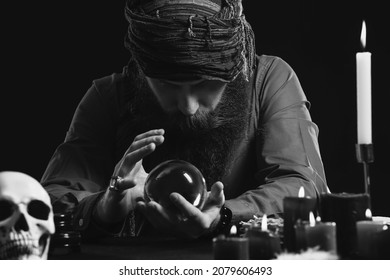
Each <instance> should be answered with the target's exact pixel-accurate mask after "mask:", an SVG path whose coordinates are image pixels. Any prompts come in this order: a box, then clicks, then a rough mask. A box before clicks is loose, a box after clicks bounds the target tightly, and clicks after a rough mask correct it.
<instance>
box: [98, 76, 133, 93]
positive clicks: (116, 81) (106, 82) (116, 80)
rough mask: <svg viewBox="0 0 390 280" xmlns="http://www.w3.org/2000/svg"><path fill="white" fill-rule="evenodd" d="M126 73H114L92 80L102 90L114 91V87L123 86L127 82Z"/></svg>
mask: <svg viewBox="0 0 390 280" xmlns="http://www.w3.org/2000/svg"><path fill="white" fill-rule="evenodd" d="M126 80H127V79H126V74H125V73H124V72H122V73H112V74H111V75H108V76H104V77H101V78H98V79H95V80H93V81H92V83H93V85H94V86H95V87H96V88H97V89H98V90H99V91H101V92H106V91H112V90H113V89H117V88H121V87H122V86H121V85H123V84H124V83H126Z"/></svg>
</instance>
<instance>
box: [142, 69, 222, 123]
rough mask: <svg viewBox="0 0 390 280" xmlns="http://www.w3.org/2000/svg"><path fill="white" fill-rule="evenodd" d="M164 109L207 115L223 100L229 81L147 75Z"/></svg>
mask: <svg viewBox="0 0 390 280" xmlns="http://www.w3.org/2000/svg"><path fill="white" fill-rule="evenodd" d="M146 81H147V82H148V84H149V86H150V88H151V90H152V92H153V94H154V95H155V97H156V98H157V100H158V102H159V103H160V105H161V107H162V109H163V110H164V111H165V112H167V113H169V114H178V113H181V114H183V115H184V116H186V117H192V116H196V115H207V114H208V113H210V112H212V111H213V110H214V109H215V108H216V107H217V105H218V104H219V102H220V101H221V97H222V94H223V92H224V90H225V88H226V85H227V83H224V82H221V81H217V80H205V79H196V80H165V79H155V78H150V77H146Z"/></svg>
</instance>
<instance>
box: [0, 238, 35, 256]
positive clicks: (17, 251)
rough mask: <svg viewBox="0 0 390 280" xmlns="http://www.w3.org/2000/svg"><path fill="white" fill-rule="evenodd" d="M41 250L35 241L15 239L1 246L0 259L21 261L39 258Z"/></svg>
mask: <svg viewBox="0 0 390 280" xmlns="http://www.w3.org/2000/svg"><path fill="white" fill-rule="evenodd" d="M41 254H42V248H40V247H39V246H38V241H37V240H32V239H17V240H11V241H9V242H7V243H6V244H3V245H2V247H1V248H0V259H8V260H10V259H23V258H28V257H29V256H37V257H40V256H41Z"/></svg>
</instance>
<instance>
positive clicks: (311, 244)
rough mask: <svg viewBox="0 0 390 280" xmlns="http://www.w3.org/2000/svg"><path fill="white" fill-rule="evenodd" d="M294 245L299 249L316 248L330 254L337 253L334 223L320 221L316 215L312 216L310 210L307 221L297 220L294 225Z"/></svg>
mask: <svg viewBox="0 0 390 280" xmlns="http://www.w3.org/2000/svg"><path fill="white" fill-rule="evenodd" d="M295 235H296V244H297V245H296V246H297V249H298V250H300V251H305V250H307V249H308V248H317V249H319V250H322V251H327V252H330V253H332V254H337V242H336V223H335V222H326V223H324V222H321V218H320V217H319V216H318V217H317V219H316V218H314V214H313V212H310V215H309V222H307V221H297V224H296V225H295Z"/></svg>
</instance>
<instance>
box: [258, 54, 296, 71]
mask: <svg viewBox="0 0 390 280" xmlns="http://www.w3.org/2000/svg"><path fill="white" fill-rule="evenodd" d="M256 58H257V64H258V69H263V70H268V69H269V68H271V67H272V68H279V69H281V70H282V69H284V70H287V71H291V70H292V69H291V66H290V65H289V64H288V63H287V62H286V61H284V60H283V59H282V58H280V57H279V56H275V55H266V54H262V55H257V56H256Z"/></svg>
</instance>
